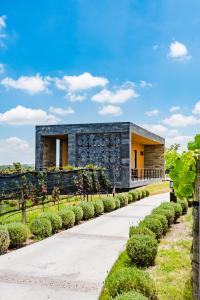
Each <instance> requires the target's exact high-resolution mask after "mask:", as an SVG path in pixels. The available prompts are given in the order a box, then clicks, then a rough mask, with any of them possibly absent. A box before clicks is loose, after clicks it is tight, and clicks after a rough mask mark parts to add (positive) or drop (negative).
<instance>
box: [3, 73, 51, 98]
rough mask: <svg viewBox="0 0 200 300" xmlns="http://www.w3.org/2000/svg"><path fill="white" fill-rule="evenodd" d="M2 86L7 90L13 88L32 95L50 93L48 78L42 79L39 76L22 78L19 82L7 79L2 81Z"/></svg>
mask: <svg viewBox="0 0 200 300" xmlns="http://www.w3.org/2000/svg"><path fill="white" fill-rule="evenodd" d="M1 84H2V85H4V86H5V87H6V88H8V89H9V88H13V89H18V90H22V91H25V92H27V93H28V94H30V95H33V94H37V93H40V92H44V91H46V92H47V91H48V88H47V87H48V85H49V80H48V78H47V77H44V78H43V77H41V76H40V75H39V74H36V75H35V76H20V77H19V78H18V79H17V80H14V79H12V78H10V77H6V78H4V79H3V80H1Z"/></svg>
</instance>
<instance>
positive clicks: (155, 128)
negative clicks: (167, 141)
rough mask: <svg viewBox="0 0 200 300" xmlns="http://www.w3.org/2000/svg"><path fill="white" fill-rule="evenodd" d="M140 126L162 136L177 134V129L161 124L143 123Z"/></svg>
mask: <svg viewBox="0 0 200 300" xmlns="http://www.w3.org/2000/svg"><path fill="white" fill-rule="evenodd" d="M142 127H144V128H146V129H147V130H149V131H152V132H153V133H155V134H158V135H161V136H163V137H167V136H169V137H172V136H176V135H177V134H178V130H177V129H169V128H167V127H166V126H164V125H162V124H143V125H142Z"/></svg>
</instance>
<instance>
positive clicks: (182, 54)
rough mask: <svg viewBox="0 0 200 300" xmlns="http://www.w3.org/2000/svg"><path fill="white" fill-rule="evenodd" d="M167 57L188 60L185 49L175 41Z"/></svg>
mask: <svg viewBox="0 0 200 300" xmlns="http://www.w3.org/2000/svg"><path fill="white" fill-rule="evenodd" d="M169 57H171V58H173V59H181V60H183V59H188V58H190V56H189V55H188V49H187V47H186V46H185V45H184V44H183V43H180V42H177V41H174V42H172V43H171V45H170V51H169Z"/></svg>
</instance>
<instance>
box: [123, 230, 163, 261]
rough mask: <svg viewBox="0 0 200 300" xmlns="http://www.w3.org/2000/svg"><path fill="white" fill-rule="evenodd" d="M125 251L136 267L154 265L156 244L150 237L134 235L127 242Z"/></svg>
mask: <svg viewBox="0 0 200 300" xmlns="http://www.w3.org/2000/svg"><path fill="white" fill-rule="evenodd" d="M126 251H127V254H128V256H129V257H130V259H131V261H132V262H133V263H134V264H135V265H136V266H137V267H149V266H152V265H153V264H154V261H155V257H156V254H157V251H158V243H157V241H156V239H155V238H154V237H152V236H150V235H144V234H135V235H132V237H131V238H130V239H129V240H128V242H127V245H126Z"/></svg>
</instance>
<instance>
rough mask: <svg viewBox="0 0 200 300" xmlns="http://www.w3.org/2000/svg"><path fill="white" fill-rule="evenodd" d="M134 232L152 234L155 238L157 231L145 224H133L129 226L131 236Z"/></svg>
mask: <svg viewBox="0 0 200 300" xmlns="http://www.w3.org/2000/svg"><path fill="white" fill-rule="evenodd" d="M134 234H143V235H150V236H151V237H154V238H155V236H156V235H155V233H154V232H153V231H151V230H150V229H148V228H147V227H145V226H131V227H130V228H129V237H131V236H132V235H134Z"/></svg>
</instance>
